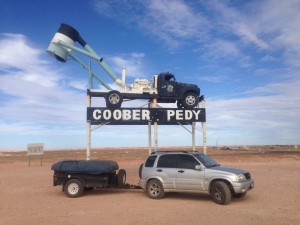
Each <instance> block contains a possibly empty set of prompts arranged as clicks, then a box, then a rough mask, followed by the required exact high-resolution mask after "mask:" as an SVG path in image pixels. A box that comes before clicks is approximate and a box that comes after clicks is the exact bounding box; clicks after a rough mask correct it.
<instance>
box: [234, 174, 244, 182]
mask: <svg viewBox="0 0 300 225" xmlns="http://www.w3.org/2000/svg"><path fill="white" fill-rule="evenodd" d="M235 180H236V181H237V182H242V181H244V180H246V177H245V175H244V174H242V173H241V174H236V175H235Z"/></svg>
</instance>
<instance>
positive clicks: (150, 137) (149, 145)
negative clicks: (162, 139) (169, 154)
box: [148, 102, 152, 155]
mask: <svg viewBox="0 0 300 225" xmlns="http://www.w3.org/2000/svg"><path fill="white" fill-rule="evenodd" d="M148 107H149V108H151V102H149V103H148ZM151 126H152V125H151V121H149V122H148V149H149V155H150V154H151V152H152V131H151Z"/></svg>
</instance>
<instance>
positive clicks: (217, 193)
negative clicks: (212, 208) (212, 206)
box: [211, 181, 231, 205]
mask: <svg viewBox="0 0 300 225" xmlns="http://www.w3.org/2000/svg"><path fill="white" fill-rule="evenodd" d="M211 196H212V198H213V200H214V201H215V202H216V203H218V204H220V205H227V204H229V202H230V201H231V192H230V189H229V187H228V185H227V184H226V183H224V182H223V181H216V182H214V183H213V185H212V188H211Z"/></svg>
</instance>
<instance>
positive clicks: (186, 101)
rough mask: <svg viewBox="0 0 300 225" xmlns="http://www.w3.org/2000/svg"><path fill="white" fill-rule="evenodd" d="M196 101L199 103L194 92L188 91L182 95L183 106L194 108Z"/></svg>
mask: <svg viewBox="0 0 300 225" xmlns="http://www.w3.org/2000/svg"><path fill="white" fill-rule="evenodd" d="M198 103H199V97H198V96H197V95H196V94H195V93H193V92H189V93H186V94H185V95H184V98H183V101H182V104H183V106H184V108H189V109H191V108H194V107H196V106H197V105H198Z"/></svg>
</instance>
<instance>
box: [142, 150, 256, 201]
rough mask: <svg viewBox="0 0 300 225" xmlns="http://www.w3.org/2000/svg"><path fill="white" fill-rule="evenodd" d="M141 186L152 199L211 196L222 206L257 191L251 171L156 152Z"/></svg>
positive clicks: (201, 156)
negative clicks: (169, 195) (179, 194)
mask: <svg viewBox="0 0 300 225" xmlns="http://www.w3.org/2000/svg"><path fill="white" fill-rule="evenodd" d="M139 175H140V180H139V186H140V187H141V188H143V189H144V190H145V192H146V193H147V194H148V196H149V197H150V198H153V199H160V198H163V196H164V193H165V192H199V193H207V194H210V195H211V196H212V198H213V200H214V201H215V202H216V203H218V204H221V205H226V204H229V203H230V201H231V197H232V196H233V197H237V198H242V197H244V196H245V195H246V193H247V191H249V190H251V189H252V188H253V187H254V181H253V179H251V175H250V173H249V172H248V171H245V170H241V169H237V168H231V167H224V166H220V164H218V163H217V162H216V161H215V160H214V159H212V158H211V157H209V156H207V155H204V154H202V153H199V152H186V151H180V152H179V151H173V152H156V153H152V154H151V155H149V156H148V157H147V159H146V161H145V162H144V163H143V164H142V165H141V166H140V170H139Z"/></svg>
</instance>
